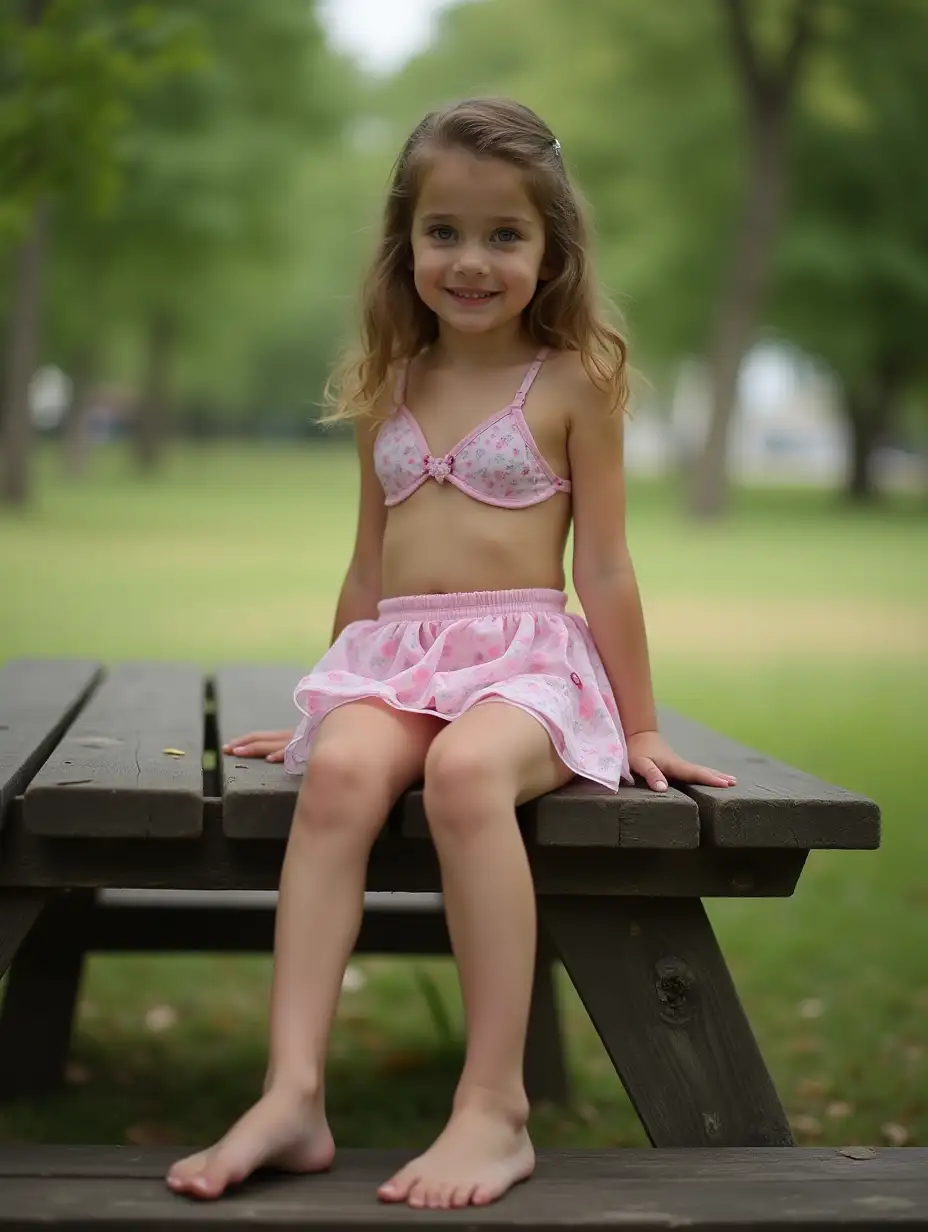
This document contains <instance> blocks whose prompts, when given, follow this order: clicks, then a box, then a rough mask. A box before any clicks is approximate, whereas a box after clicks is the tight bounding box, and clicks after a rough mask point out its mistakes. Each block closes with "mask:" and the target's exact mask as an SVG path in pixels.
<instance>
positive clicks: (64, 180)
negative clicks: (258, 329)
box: [0, 0, 198, 237]
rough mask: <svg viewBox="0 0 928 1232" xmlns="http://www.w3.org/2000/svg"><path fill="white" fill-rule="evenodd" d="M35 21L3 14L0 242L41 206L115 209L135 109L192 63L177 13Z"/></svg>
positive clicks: (101, 10)
mask: <svg viewBox="0 0 928 1232" xmlns="http://www.w3.org/2000/svg"><path fill="white" fill-rule="evenodd" d="M39 16H40V20H38V21H37V22H35V24H29V23H27V22H26V21H25V20H24V15H17V14H16V13H15V12H13V11H11V10H10V9H9V8H6V9H5V10H4V11H3V13H2V14H0V179H2V182H3V186H4V196H3V199H2V202H0V237H2V235H3V233H4V232H6V233H7V234H9V233H11V232H12V233H14V234H15V233H16V232H17V231H18V229H19V228H20V226H21V225H22V223H23V221H24V219H25V218H26V217H27V216H28V215H29V213H30V212H31V210H32V208H33V207H34V205H35V203H36V202H37V201H39V200H43V199H44V200H49V199H50V200H53V201H56V200H57V201H67V202H68V203H69V204H70V203H77V204H79V205H80V206H82V207H85V208H88V209H89V210H90V211H92V212H98V211H100V210H103V209H105V208H107V207H112V205H113V202H114V200H115V197H116V193H117V190H118V187H119V183H120V171H121V170H123V155H124V153H125V150H124V147H123V145H122V142H123V139H124V137H125V135H126V133H127V130H128V127H129V125H130V123H131V119H132V107H133V105H134V104H135V103H136V101H137V100H138V99H139V98H141V97H142V95H143V94H144V92H145V91H146V90H147V89H150V88H151V87H152V86H153V85H154V84H156V83H157V82H159V81H165V80H167V79H173V78H175V77H176V76H177V75H179V74H183V73H186V72H189V71H191V70H192V69H193V68H194V67H195V65H196V64H197V62H198V48H197V41H196V39H195V37H194V30H193V25H192V23H191V21H190V19H189V18H188V17H187V16H186V15H185V14H184V13H183V11H182V10H180V9H178V10H177V11H176V12H173V13H168V14H166V13H165V12H164V11H163V9H162V8H159V7H157V6H154V5H151V4H141V3H140V4H125V3H122V4H120V3H118V2H117V0H47V3H46V4H45V5H44V7H43V8H42V10H41V12H40V14H39Z"/></svg>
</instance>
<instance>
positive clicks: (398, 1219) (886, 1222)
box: [0, 1146, 928, 1232]
mask: <svg viewBox="0 0 928 1232" xmlns="http://www.w3.org/2000/svg"><path fill="white" fill-rule="evenodd" d="M177 1151H178V1148H174V1149H173V1150H172V1149H167V1148H163V1147H159V1148H147V1149H144V1150H140V1149H137V1148H134V1147H79V1146H76V1147H41V1148H35V1147H0V1229H11V1228H16V1229H17V1230H18V1232H22V1230H24V1229H27V1228H38V1227H49V1226H50V1227H54V1228H56V1229H75V1230H77V1229H80V1230H81V1232H85V1230H86V1229H88V1228H115V1229H119V1232H136V1230H138V1232H143V1230H144V1232H154V1230H156V1229H158V1230H164V1229H168V1228H171V1229H175V1230H178V1229H182V1228H198V1227H212V1228H217V1227H219V1228H230V1229H231V1228H239V1227H240V1228H248V1229H249V1230H250V1232H265V1230H268V1232H271V1230H272V1229H278V1228H284V1227H290V1228H293V1227H300V1228H303V1229H307V1230H308V1232H312V1230H313V1229H326V1230H329V1229H337V1230H338V1232H368V1230H370V1232H374V1230H376V1229H380V1228H385V1227H398V1226H401V1227H408V1228H419V1229H429V1230H434V1229H438V1228H447V1227H467V1228H471V1229H484V1228H486V1229H491V1228H493V1229H500V1228H507V1227H521V1228H530V1229H533V1230H534V1232H545V1230H546V1229H558V1230H559V1232H561V1230H563V1229H568V1228H577V1229H586V1228H590V1227H597V1228H616V1229H618V1228H621V1229H622V1230H623V1232H654V1229H656V1228H681V1227H685V1228H689V1229H693V1230H694V1232H741V1230H745V1229H755V1230H757V1232H763V1230H764V1229H769V1230H770V1232H773V1230H774V1229H777V1230H781V1229H784V1228H796V1229H799V1228H815V1229H817V1230H819V1229H820V1230H822V1232H825V1230H826V1229H827V1230H832V1232H838V1230H839V1229H841V1230H842V1232H847V1229H855V1230H858V1232H863V1230H864V1229H867V1230H875V1229H890V1228H900V1229H906V1230H915V1229H924V1228H928V1150H925V1149H914V1148H903V1149H886V1150H877V1151H868V1150H864V1149H861V1148H853V1147H851V1148H845V1150H844V1151H840V1150H828V1149H818V1148H816V1149H812V1148H797V1149H795V1150H791V1151H781V1150H776V1149H774V1148H760V1149H753V1150H744V1149H731V1148H727V1149H719V1150H715V1151H705V1150H692V1149H691V1150H685V1149H679V1150H663V1151H648V1150H624V1151H612V1152H605V1151H568V1150H551V1151H541V1152H540V1153H539V1157H538V1167H537V1170H536V1173H535V1176H534V1177H533V1178H532V1180H531V1181H530V1182H529V1183H528V1184H526V1185H521V1186H518V1187H517V1188H516V1189H515V1190H513V1191H512V1192H511V1193H509V1194H508V1195H507V1196H506V1197H505V1198H504V1199H503V1200H502V1201H501V1202H498V1203H495V1204H494V1205H492V1206H488V1207H483V1208H479V1209H478V1208H474V1207H471V1208H470V1209H468V1210H466V1211H427V1210H426V1211H411V1210H410V1209H409V1208H408V1207H404V1206H385V1205H382V1204H380V1203H379V1202H378V1201H377V1200H376V1198H375V1196H374V1195H375V1190H376V1187H377V1185H378V1184H379V1183H380V1182H381V1181H382V1180H383V1178H384V1177H387V1176H389V1175H391V1174H392V1173H393V1172H394V1171H395V1170H396V1169H397V1168H398V1167H399V1166H400V1165H401V1164H402V1163H403V1162H404V1161H405V1160H406V1159H408V1158H409V1157H410V1153H409V1152H406V1151H359V1150H344V1151H342V1152H340V1154H339V1155H338V1157H337V1159H336V1162H335V1166H334V1167H333V1169H332V1171H331V1172H329V1173H327V1174H325V1175H321V1176H312V1177H308V1176H286V1175H282V1174H279V1173H278V1174H272V1173H263V1174H260V1175H258V1176H256V1177H255V1178H253V1180H252V1181H250V1182H249V1183H248V1184H246V1185H244V1186H243V1187H242V1188H241V1189H240V1190H238V1191H237V1192H234V1193H231V1194H230V1195H228V1196H227V1197H225V1198H223V1199H222V1201H221V1202H219V1203H209V1204H202V1203H196V1202H194V1201H192V1200H189V1199H183V1198H178V1197H176V1196H175V1195H174V1194H172V1193H170V1192H169V1191H168V1190H167V1188H166V1187H165V1185H164V1181H163V1176H164V1172H165V1170H166V1168H167V1166H168V1164H169V1163H170V1161H171V1160H172V1159H173V1158H175V1157H176V1155H177Z"/></svg>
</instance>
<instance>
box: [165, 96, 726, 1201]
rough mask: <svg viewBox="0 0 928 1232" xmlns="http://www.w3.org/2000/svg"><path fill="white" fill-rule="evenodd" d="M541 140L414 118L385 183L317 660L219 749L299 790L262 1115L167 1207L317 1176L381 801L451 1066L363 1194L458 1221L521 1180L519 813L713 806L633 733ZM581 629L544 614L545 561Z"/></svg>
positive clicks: (613, 432) (582, 295)
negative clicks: (679, 791)
mask: <svg viewBox="0 0 928 1232" xmlns="http://www.w3.org/2000/svg"><path fill="white" fill-rule="evenodd" d="M586 243H587V239H586V230H585V226H584V220H583V214H582V212H581V207H580V203H579V201H578V198H577V195H576V193H575V191H574V189H573V188H572V186H571V183H570V181H569V179H568V176H567V174H566V171H565V169H564V163H563V161H562V157H561V149H560V144H559V142H558V141H557V140H555V138H554V135H553V134H552V133H551V132H550V130H549V129H548V127H547V126H546V125H545V124H544V123H543V121H542V120H540V119H539V118H538V116H536V115H535V114H534V113H533V112H532V111H530V110H529V109H528V108H527V107H523V106H520V105H518V104H516V103H511V102H506V101H500V100H492V99H484V100H475V101H468V102H463V103H458V104H455V105H453V106H449V107H445V108H442V109H440V110H438V111H435V112H432V113H431V114H429V115H428V116H426V117H425V119H424V120H423V121H422V122H421V123H420V124H419V126H418V127H417V128H416V129H415V131H414V132H413V133H412V135H411V136H410V138H409V140H408V141H407V142H406V145H405V147H404V148H403V151H402V153H401V154H400V157H399V160H398V162H397V164H396V168H395V173H394V177H393V182H392V185H391V187H390V193H389V197H388V200H387V204H386V210H385V217H384V223H383V232H382V236H381V239H380V243H379V248H378V251H377V254H376V257H375V260H374V263H373V268H372V271H371V274H370V277H369V281H368V284H367V288H366V294H365V298H364V330H363V337H364V347H363V351H362V353H361V356H360V359H359V360H358V362H357V363H356V364H354V366H352V367H350V368H348V369H347V370H346V372H345V373H344V376H343V380H342V381H341V383H340V387H339V393H340V398H339V406H338V410H337V412H336V417H337V418H340V419H349V418H350V419H351V420H352V421H353V422H354V426H355V435H356V442H357V450H358V456H359V461H360V473H361V485H360V488H361V495H360V508H359V512H358V522H357V537H356V542H355V549H354V555H353V556H352V559H351V562H350V564H349V566H348V571H347V574H346V577H345V581H344V585H343V586H342V590H341V594H340V597H339V601H338V608H337V614H336V619H335V639H334V642H333V645H332V646H331V648H330V649H329V651H328V652H327V654H326V655H325V656H324V657H323V659H322V660H321V661H320V662H319V663H318V664H317V665H316V667H315V668H314V669H313V670H312V671H311V672H310V674H309V675H308V676H305V677H304V678H303V679H302V680H301V681H300V682H299V684H298V685H297V687H296V694H295V700H296V703H297V706H298V707H299V709H300V711H302V718H301V720H300V722H299V724H298V726H297V728H296V730H295V731H294V732H293V733H291V732H270V733H267V732H263V733H262V732H258V733H252V734H251V735H249V736H245V737H242V738H241V739H240V740H238V741H233V742H231V744H230V745H228V746H226V751H227V752H233V753H235V755H237V756H249V755H251V756H266V757H268V759H269V760H271V761H279V760H281V758H283V760H284V762H285V765H286V768H287V769H288V770H289V771H290V772H292V773H302V775H303V779H302V784H301V787H300V792H299V795H298V798H297V804H296V811H295V814H294V818H293V825H292V829H291V832H290V838H289V842H288V845H287V852H286V857H285V860H284V865H283V870H282V873H281V882H280V896H279V906H278V912H277V925H276V938H275V959H274V986H273V994H272V1004H271V1028H270V1054H269V1064H268V1070H267V1076H266V1080H265V1085H264V1093H263V1096H262V1097H261V1099H260V1100H259V1101H258V1102H257V1103H256V1104H255V1106H254V1107H253V1108H252V1109H251V1110H250V1111H249V1112H247V1113H246V1114H245V1115H244V1116H243V1117H242V1118H241V1119H240V1120H239V1121H238V1122H237V1123H236V1124H235V1125H233V1127H232V1128H231V1129H230V1130H229V1132H228V1133H227V1134H226V1136H225V1137H224V1138H222V1139H221V1141H220V1142H218V1143H217V1144H216V1145H215V1146H213V1147H212V1148H211V1149H210V1150H208V1151H204V1152H202V1153H200V1154H198V1155H194V1156H191V1157H189V1158H187V1159H184V1160H181V1161H179V1162H178V1163H176V1164H175V1165H174V1166H173V1167H172V1168H171V1170H170V1173H169V1175H168V1184H169V1185H170V1186H171V1188H172V1189H174V1190H175V1191H176V1192H178V1193H185V1194H189V1195H192V1196H194V1197H199V1198H216V1197H218V1196H219V1195H220V1194H221V1193H222V1192H223V1190H225V1188H226V1187H227V1186H228V1185H230V1184H232V1183H235V1182H237V1181H241V1180H242V1179H243V1178H244V1177H246V1176H247V1175H248V1174H249V1173H251V1172H252V1171H253V1170H254V1169H255V1168H257V1167H259V1166H261V1165H272V1166H275V1167H279V1168H285V1169H292V1170H295V1171H302V1172H312V1171H319V1170H322V1169H326V1168H328V1167H329V1165H330V1164H331V1163H332V1159H333V1156H334V1153H335V1146H334V1143H333V1140H332V1136H331V1134H330V1132H329V1128H328V1125H327V1123H326V1118H325V1107H324V1065H325V1055H326V1046H327V1040H328V1035H329V1030H330V1026H331V1023H332V1018H333V1014H334V1012H335V1007H336V1002H337V999H338V995H339V990H340V988H341V981H342V976H343V973H344V970H345V966H346V964H347V962H348V959H349V956H350V954H351V952H352V949H353V946H354V942H355V939H356V937H357V933H358V929H359V927H360V922H361V916H362V910H363V901H364V886H365V872H366V864H367V859H368V854H369V852H370V848H371V845H372V843H373V841H374V839H375V837H376V835H377V832H378V831H379V830H380V828H381V826H382V824H383V822H384V820H385V818H386V816H387V814H388V812H389V811H390V809H391V806H392V805H393V803H394V802H395V801H396V799H397V797H398V796H399V795H400V794H401V793H402V792H403V791H404V790H405V789H406V788H408V787H410V786H411V785H412V784H414V783H416V782H418V781H420V780H423V781H424V801H425V810H426V813H427V815H428V821H429V826H430V829H431V834H432V839H433V841H434V845H435V848H436V851H437V855H438V859H439V861H440V865H441V874H442V888H443V893H444V903H445V910H446V913H447V920H448V927H449V930H450V934H451V939H452V943H453V949H454V955H455V958H456V961H457V965H458V969H459V972H460V980H461V988H462V994H463V1001H464V1007H465V1018H466V1025H467V1052H466V1058H465V1061H464V1068H463V1071H462V1074H461V1077H460V1081H459V1084H458V1087H457V1090H456V1092H455V1096H454V1101H453V1107H452V1111H451V1116H450V1119H449V1121H448V1124H447V1126H446V1127H445V1129H444V1130H443V1131H442V1133H441V1135H440V1136H439V1138H438V1139H437V1141H436V1142H435V1143H434V1144H433V1145H432V1146H431V1147H430V1149H429V1150H428V1151H426V1152H425V1154H423V1155H422V1156H420V1157H419V1158H417V1159H416V1160H414V1161H413V1162H412V1163H410V1164H408V1165H407V1166H406V1167H404V1168H403V1169H402V1170H401V1171H400V1172H398V1173H397V1174H396V1175H395V1176H394V1177H392V1179H389V1180H387V1181H386V1182H385V1183H384V1184H383V1185H382V1186H381V1187H380V1189H379V1190H378V1195H379V1197H380V1198H381V1199H382V1200H384V1201H388V1202H407V1203H409V1205H410V1206H414V1207H462V1206H466V1205H467V1204H469V1203H474V1204H484V1203H488V1202H492V1201H494V1200H495V1199H497V1198H499V1197H500V1196H501V1195H502V1194H503V1193H505V1192H506V1190H507V1189H509V1188H510V1186H512V1185H513V1184H514V1183H516V1182H517V1181H521V1180H524V1179H526V1178H527V1177H528V1176H529V1175H530V1174H531V1172H532V1169H533V1165H534V1152H533V1149H532V1145H531V1142H530V1140H529V1136H528V1133H527V1132H526V1120H527V1116H528V1111H529V1109H528V1103H527V1101H526V1096H525V1090H524V1088H523V1083H522V1064H523V1047H524V1040H525V1031H526V1023H527V1018H528V1010H529V1000H530V995H531V986H532V973H533V968H534V954H535V925H536V921H535V898H534V892H533V887H532V881H531V875H530V869H529V865H528V861H527V857H526V852H525V848H524V845H523V842H522V838H521V835H520V832H519V829H518V826H517V823H516V812H515V810H516V806H517V805H519V804H521V803H523V802H524V801H526V800H531V799H532V798H533V797H535V796H539V795H541V794H542V793H544V792H549V791H553V790H554V789H555V788H557V787H560V786H561V785H562V784H564V783H566V782H568V780H570V779H571V777H572V776H574V775H580V776H582V777H584V778H588V779H592V780H594V781H595V782H597V783H599V784H601V785H602V786H604V787H606V788H608V789H609V790H613V791H614V790H616V789H617V788H618V787H619V784H620V782H621V781H623V780H624V781H626V782H631V781H632V779H631V773H630V772H635V773H637V774H638V775H640V776H641V777H642V778H643V779H644V780H645V781H646V782H647V784H648V786H649V787H650V788H652V789H653V790H655V791H665V790H666V788H667V780H668V778H673V779H676V780H679V781H684V782H698V783H704V784H710V785H712V786H716V787H723V786H727V785H729V784H731V783H733V782H734V780H733V779H732V778H731V776H729V775H724V774H720V773H718V772H716V771H714V770H711V769H708V768H706V767H703V766H696V765H690V764H689V763H687V762H684V761H682V760H681V759H680V758H679V757H678V756H676V754H675V753H674V752H673V751H672V750H671V749H670V748H669V747H668V746H667V744H666V743H665V742H664V740H663V739H662V738H661V736H660V734H659V733H658V730H657V722H656V718H655V708H654V700H653V696H652V689H651V680H650V671H649V666H648V654H647V647H646V640H645V630H644V623H643V620H642V614H641V606H640V602H639V597H638V589H637V585H636V582H635V575H634V572H633V569H632V563H631V560H630V559H629V554H628V548H627V546H626V542H625V526H624V517H625V493H624V480H623V467H622V426H623V411H624V405H625V400H626V367H625V344H624V342H623V340H622V338H621V337H620V335H619V334H618V333H617V332H616V331H615V330H614V329H613V328H612V327H611V326H610V325H609V324H607V322H606V321H605V320H604V318H603V317H602V316H601V315H600V313H599V311H598V309H597V306H596V298H595V286H594V279H593V274H592V271H591V269H590V263H589V258H588V255H587V251H586ZM571 518H573V525H574V550H573V575H572V576H573V581H574V585H575V587H576V590H577V594H578V596H579V598H580V601H581V603H582V605H583V609H584V612H585V614H586V618H587V620H588V622H589V625H587V624H586V623H584V621H583V620H582V619H581V618H580V617H579V616H573V615H568V614H566V613H565V595H564V582H565V578H564V567H563V557H564V551H565V547H566V541H567V534H568V528H569V526H570V523H571Z"/></svg>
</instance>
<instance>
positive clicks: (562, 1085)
mask: <svg viewBox="0 0 928 1232" xmlns="http://www.w3.org/2000/svg"><path fill="white" fill-rule="evenodd" d="M554 959H555V955H554V952H553V950H552V948H551V942H550V941H549V940H548V938H547V936H546V935H545V933H544V932H543V930H542V929H539V930H538V956H537V959H536V961H535V980H534V983H533V985H532V1006H531V1010H530V1012H529V1018H528V1034H527V1036H526V1040H525V1092H526V1094H527V1095H528V1098H529V1101H530V1102H531V1103H532V1104H535V1103H539V1102H541V1101H544V1102H546V1103H552V1104H567V1103H568V1102H569V1100H570V1086H569V1080H568V1077H567V1063H566V1060H565V1057H564V1033H563V1031H562V1030H561V1022H560V1017H559V1015H558V1009H557V990H556V988H555V986H554V970H553V963H554Z"/></svg>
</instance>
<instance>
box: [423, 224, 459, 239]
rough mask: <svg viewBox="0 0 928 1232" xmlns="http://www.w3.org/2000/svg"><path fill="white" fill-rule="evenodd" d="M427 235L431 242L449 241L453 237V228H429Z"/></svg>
mask: <svg viewBox="0 0 928 1232" xmlns="http://www.w3.org/2000/svg"><path fill="white" fill-rule="evenodd" d="M429 235H430V236H431V237H432V239H433V240H450V239H452V238H453V236H454V228H453V227H442V226H438V227H430V228H429Z"/></svg>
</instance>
